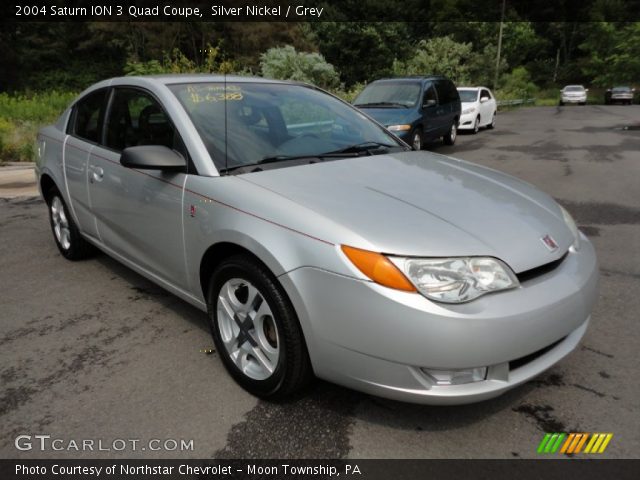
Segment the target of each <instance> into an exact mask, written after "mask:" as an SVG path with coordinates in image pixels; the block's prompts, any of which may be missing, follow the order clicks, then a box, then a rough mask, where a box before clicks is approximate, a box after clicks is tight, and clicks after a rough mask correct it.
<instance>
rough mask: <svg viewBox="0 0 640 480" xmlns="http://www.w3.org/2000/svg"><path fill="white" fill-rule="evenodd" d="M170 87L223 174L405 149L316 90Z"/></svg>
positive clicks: (216, 85)
mask: <svg viewBox="0 0 640 480" xmlns="http://www.w3.org/2000/svg"><path fill="white" fill-rule="evenodd" d="M169 88H170V89H171V90H172V91H173V93H174V94H175V95H176V97H178V100H179V101H180V103H181V104H182V106H183V107H184V109H185V110H186V111H187V113H188V114H189V116H190V117H191V120H192V121H193V123H194V125H195V127H196V129H197V130H198V133H199V134H200V136H201V137H202V140H203V142H204V144H205V146H206V147H207V150H208V151H209V154H210V155H211V158H212V159H213V162H214V163H215V166H216V168H217V169H218V170H219V171H221V172H223V171H228V170H230V169H235V168H239V167H242V166H248V165H256V164H259V163H273V162H276V161H281V160H283V161H284V160H289V159H292V158H300V157H305V158H306V157H314V156H319V155H320V156H321V155H323V154H331V155H333V156H334V157H339V156H340V155H339V152H340V151H341V150H345V149H347V150H349V153H350V154H351V155H356V154H358V153H359V152H360V151H361V150H366V152H367V153H369V152H370V151H374V150H376V149H378V150H381V148H382V147H385V148H386V147H388V148H397V149H404V148H405V147H404V146H402V145H401V144H400V143H399V142H398V141H397V140H396V139H395V138H394V137H393V136H392V135H391V134H389V133H388V132H386V131H385V130H384V129H383V128H381V127H380V126H379V125H377V124H375V123H374V122H372V121H371V120H369V119H368V118H367V117H366V116H365V115H363V114H362V113H361V112H359V111H358V110H356V109H355V108H353V107H351V106H350V105H348V104H345V103H344V102H341V101H340V100H338V99H336V98H334V97H332V96H330V95H327V94H326V93H323V92H321V91H318V90H315V89H313V88H310V87H305V86H302V85H291V84H277V83H227V85H226V93H225V85H224V83H192V84H180V85H169ZM225 99H226V102H225ZM225 104H226V109H225ZM225 110H226V112H225ZM225 124H226V126H227V128H226V129H225ZM225 130H226V131H225ZM388 148H387V150H384V151H379V152H376V153H386V151H388ZM342 156H343V157H346V156H349V155H348V154H346V153H345V154H344V155H342Z"/></svg>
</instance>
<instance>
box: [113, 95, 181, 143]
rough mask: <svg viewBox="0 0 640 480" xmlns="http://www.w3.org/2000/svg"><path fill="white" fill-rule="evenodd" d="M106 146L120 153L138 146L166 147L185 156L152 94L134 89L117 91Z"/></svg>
mask: <svg viewBox="0 0 640 480" xmlns="http://www.w3.org/2000/svg"><path fill="white" fill-rule="evenodd" d="M105 145H106V146H107V147H109V148H112V149H114V150H118V151H120V150H124V149H125V148H127V147H134V146H137V145H164V146H165V147H168V148H171V149H175V150H178V151H179V152H181V153H184V152H183V149H184V147H183V146H182V142H181V141H180V138H179V136H178V135H177V133H176V132H175V129H174V128H173V125H172V124H171V122H170V121H169V118H168V117H167V114H166V113H165V112H164V110H163V109H162V107H160V104H159V103H158V102H157V101H156V100H155V99H154V98H153V97H152V96H151V95H149V94H148V93H146V92H143V91H142V90H138V89H134V88H116V89H115V92H114V95H113V99H112V101H111V106H110V108H109V116H108V118H107V135H106V142H105Z"/></svg>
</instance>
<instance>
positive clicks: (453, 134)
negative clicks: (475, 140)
mask: <svg viewBox="0 0 640 480" xmlns="http://www.w3.org/2000/svg"><path fill="white" fill-rule="evenodd" d="M456 138H458V121H457V120H454V121H453V123H452V124H451V127H449V131H448V132H447V133H446V134H445V135H444V136H443V137H442V141H443V142H444V144H445V145H453V144H454V143H456Z"/></svg>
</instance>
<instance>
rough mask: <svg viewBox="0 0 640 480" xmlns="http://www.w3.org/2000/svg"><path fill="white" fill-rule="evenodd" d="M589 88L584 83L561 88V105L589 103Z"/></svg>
mask: <svg viewBox="0 0 640 480" xmlns="http://www.w3.org/2000/svg"><path fill="white" fill-rule="evenodd" d="M588 91H589V89H588V88H584V87H583V86H582V85H567V86H566V87H564V88H563V89H562V90H560V105H564V104H565V103H577V104H579V105H586V104H587V92H588Z"/></svg>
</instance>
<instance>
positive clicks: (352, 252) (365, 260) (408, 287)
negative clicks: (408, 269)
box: [340, 245, 416, 292]
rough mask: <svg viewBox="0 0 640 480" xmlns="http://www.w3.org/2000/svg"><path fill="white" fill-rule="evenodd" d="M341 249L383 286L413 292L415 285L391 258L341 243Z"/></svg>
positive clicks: (361, 269) (360, 268)
mask: <svg viewBox="0 0 640 480" xmlns="http://www.w3.org/2000/svg"><path fill="white" fill-rule="evenodd" d="M340 248H342V251H343V252H344V254H345V255H346V256H347V258H348V259H349V260H351V263H353V264H354V265H355V266H356V267H358V270H360V271H361V272H362V273H364V274H365V275H366V276H367V277H369V278H370V279H371V280H373V281H374V282H376V283H379V284H380V285H384V286H385V287H389V288H395V289H396V290H404V291H405V292H415V291H416V287H414V286H413V284H412V283H411V282H410V281H409V280H408V279H407V277H405V276H404V274H403V273H402V272H401V271H400V270H398V267H396V266H395V265H394V264H393V263H391V260H389V259H388V258H387V257H385V256H384V255H382V254H381V253H376V252H370V251H368V250H361V249H359V248H353V247H348V246H346V245H341V247H340Z"/></svg>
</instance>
